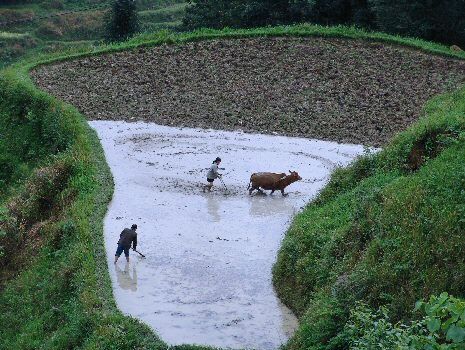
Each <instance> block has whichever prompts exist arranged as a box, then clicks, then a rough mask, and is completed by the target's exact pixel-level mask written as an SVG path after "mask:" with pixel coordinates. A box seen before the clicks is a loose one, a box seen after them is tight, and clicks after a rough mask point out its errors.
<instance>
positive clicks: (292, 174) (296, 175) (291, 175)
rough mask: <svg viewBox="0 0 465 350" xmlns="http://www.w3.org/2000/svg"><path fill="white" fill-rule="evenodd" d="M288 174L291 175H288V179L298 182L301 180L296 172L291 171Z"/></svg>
mask: <svg viewBox="0 0 465 350" xmlns="http://www.w3.org/2000/svg"><path fill="white" fill-rule="evenodd" d="M289 172H290V173H291V174H290V175H288V176H289V177H291V178H292V179H293V180H294V181H299V180H302V178H301V177H300V175H299V173H298V172H297V171H291V170H289Z"/></svg>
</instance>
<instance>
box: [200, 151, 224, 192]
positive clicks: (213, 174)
mask: <svg viewBox="0 0 465 350" xmlns="http://www.w3.org/2000/svg"><path fill="white" fill-rule="evenodd" d="M220 163H221V158H220V157H216V159H215V160H214V161H213V163H212V165H211V166H210V169H209V170H208V173H207V184H206V185H205V186H204V187H203V192H205V190H208V192H210V191H211V190H212V187H213V181H215V179H217V178H221V174H220V173H218V169H221V170H224V168H219V165H220Z"/></svg>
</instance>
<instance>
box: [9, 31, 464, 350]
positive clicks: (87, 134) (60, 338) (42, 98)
mask: <svg viewBox="0 0 465 350" xmlns="http://www.w3.org/2000/svg"><path fill="white" fill-rule="evenodd" d="M285 35H289V36H311V35H319V36H328V37H331V36H332V37H345V38H357V39H362V38H364V39H367V40H377V41H384V42H391V43H397V44H404V45H409V46H412V47H416V48H418V49H423V50H426V51H431V52H435V53H439V54H443V55H455V56H456V57H462V58H463V54H457V53H453V52H451V51H449V49H447V48H446V47H444V46H441V45H437V44H432V43H427V42H423V41H420V40H413V39H402V38H396V37H391V36H388V35H385V34H376V33H373V34H367V33H364V32H363V31H359V30H355V29H353V28H346V27H335V28H323V27H318V26H295V27H276V28H266V29H255V30H250V31H245V30H238V31H233V30H224V31H212V30H205V31H199V32H196V33H189V34H182V35H173V34H169V33H167V32H164V33H159V34H156V35H145V36H140V37H137V38H135V39H133V40H131V41H129V42H126V43H123V44H119V45H110V46H105V47H101V48H98V49H96V50H93V51H92V50H91V51H89V50H82V52H79V53H75V54H66V55H62V56H58V55H56V56H46V57H44V58H43V60H44V62H46V61H48V62H53V61H55V60H58V59H62V60H65V59H71V58H74V57H79V56H84V55H91V54H94V55H96V54H99V53H102V52H110V51H119V50H127V49H132V48H135V47H140V46H144V45H159V44H163V43H179V42H185V41H195V40H204V39H209V38H232V37H252V36H285ZM36 64H37V61H36V63H34V64H30V65H21V66H19V65H18V66H17V67H15V68H11V69H10V70H8V71H2V72H1V75H0V133H1V136H2V139H1V140H2V143H1V144H0V149H1V153H0V154H1V160H0V161H1V162H2V163H1V168H2V169H4V168H5V169H8V170H7V171H4V172H2V173H1V175H0V176H1V181H2V195H1V201H0V203H2V204H1V211H0V215H1V223H0V225H1V229H0V230H1V232H2V233H1V234H0V236H2V238H0V245H1V246H4V247H7V249H8V250H7V251H6V252H7V254H6V255H5V256H3V257H2V258H1V260H0V264H1V271H2V273H1V278H2V279H1V287H0V288H1V293H0V310H2V312H1V313H0V324H1V325H2V326H1V327H2V329H1V332H0V348H5V349H37V348H46V349H69V348H83V349H157V348H163V349H164V348H166V345H164V344H163V343H162V342H160V341H159V340H158V339H157V338H156V336H155V335H154V334H153V333H151V332H150V331H149V330H148V329H147V327H145V326H143V325H141V324H139V323H138V322H136V321H134V320H132V319H130V318H127V317H124V316H123V315H122V314H121V313H120V312H118V311H117V309H116V306H115V304H114V301H113V298H112V294H111V287H110V281H109V276H108V271H107V265H106V259H105V252H104V248H103V236H102V231H103V228H102V221H103V216H104V213H105V210H106V205H107V203H108V201H109V199H110V197H111V193H112V190H111V188H112V181H111V175H110V173H109V170H108V168H107V165H106V164H105V160H104V157H103V153H102V150H101V147H100V145H99V143H98V140H97V137H96V135H95V134H94V133H93V132H92V131H91V130H90V129H89V127H88V126H87V125H86V124H85V121H84V117H83V116H81V115H79V114H78V112H77V111H76V110H75V109H74V108H73V107H71V106H69V105H64V104H63V103H61V102H58V101H57V100H56V99H54V98H52V97H50V96H48V95H47V94H45V93H43V92H40V91H38V90H37V89H36V88H35V87H34V86H33V84H32V83H31V81H30V78H29V77H28V71H29V70H30V69H32V68H33V67H34V66H35V65H36ZM464 144H465V89H461V90H460V91H456V92H453V93H449V94H447V95H444V96H440V97H437V98H434V99H433V100H432V101H430V102H429V103H428V105H427V106H426V107H425V112H424V117H423V118H422V119H421V120H420V121H419V122H417V123H416V124H415V125H414V126H413V127H411V128H409V129H408V130H406V131H405V132H403V133H401V134H399V135H398V136H396V137H395V138H394V140H392V141H391V142H390V143H389V145H388V146H386V148H385V149H384V150H383V151H382V152H380V153H379V154H376V155H367V156H365V157H363V158H361V159H359V160H358V161H357V162H356V163H355V164H354V165H353V166H351V167H350V168H348V169H342V170H338V171H337V172H336V173H335V174H334V175H333V177H332V179H331V182H330V184H329V185H328V187H327V188H326V189H325V190H324V191H322V193H321V194H320V195H319V197H318V198H317V199H316V201H315V202H313V203H311V204H310V205H309V206H308V207H307V208H306V209H305V210H304V212H302V213H301V214H299V215H298V216H297V217H296V219H295V221H294V223H293V225H292V227H291V229H290V230H289V232H288V235H287V237H286V239H285V241H284V244H283V248H282V250H281V252H280V254H279V258H278V261H277V264H276V266H275V269H274V282H275V285H276V287H277V289H278V292H279V294H280V296H281V297H282V299H283V300H284V301H285V302H286V303H287V304H288V305H290V306H291V307H292V308H293V309H294V310H295V312H296V313H297V314H298V315H299V316H300V317H301V326H300V329H299V330H298V332H297V334H296V336H295V337H294V339H292V341H291V342H290V344H289V346H288V347H289V348H291V349H303V348H306V349H347V348H349V346H352V347H353V348H354V349H355V348H357V347H356V346H358V349H373V348H374V347H371V345H370V344H372V343H370V342H372V341H373V339H383V341H385V344H388V345H391V344H392V342H391V343H389V342H390V341H391V340H392V339H391V338H389V336H390V334H392V333H393V332H401V330H398V329H397V328H396V326H395V325H393V324H392V323H393V322H396V321H397V320H399V319H402V320H404V322H405V323H406V324H407V325H408V327H410V324H409V323H408V320H409V319H419V321H418V322H419V323H422V322H426V327H427V329H428V332H433V334H437V335H438V339H437V341H438V342H441V343H444V342H452V341H460V339H461V335H462V334H463V323H460V322H461V321H460V318H461V320H462V321H463V318H464V315H463V303H462V302H460V301H456V300H455V299H449V298H446V299H444V300H442V301H441V300H439V301H436V300H433V301H432V302H431V303H430V304H428V305H429V306H428V305H419V307H420V309H421V310H424V311H422V312H424V314H423V313H422V312H420V313H417V312H416V311H414V305H415V301H416V300H418V299H421V298H428V297H429V295H430V294H431V293H436V294H439V292H442V291H447V292H450V293H452V294H454V295H455V296H457V297H464V291H465V288H464V287H465V272H464V271H465V268H464V267H465V266H464V264H465V262H464V261H463V256H464V250H465V245H464V241H463V232H465V221H464V219H463V218H464V217H465V190H464V189H465V167H464V166H463V164H464V159H465V147H464ZM441 298H443V297H440V299H441ZM358 301H363V302H365V304H368V305H369V306H370V307H372V308H374V309H377V307H378V306H381V305H384V306H385V309H384V310H386V311H385V314H386V316H385V315H384V314H383V313H382V312H381V314H378V313H377V312H376V311H371V310H370V309H368V308H367V307H366V306H360V305H359V304H358ZM438 305H439V306H438ZM434 308H436V309H434ZM438 310H439V311H438ZM436 311H438V313H436ZM425 315H426V318H424V317H425ZM457 315H458V317H457ZM449 319H452V321H451V322H448V320H449ZM379 320H382V323H380V322H377V323H376V325H377V327H378V326H379V327H378V328H376V327H373V325H375V323H374V321H379ZM361 321H363V322H365V323H364V324H361V325H360V326H359V327H357V332H355V333H354V327H353V326H354V325H358V324H359V323H360V322H361ZM383 325H384V326H383ZM438 326H439V327H440V328H439V329H438ZM373 329H374V330H373ZM450 329H453V331H450ZM374 331H376V332H377V333H376V334H375V335H374V336H375V338H373V332H374ZM419 332H425V331H424V330H419ZM422 334H423V333H422ZM416 335H417V329H416V328H415V327H414V326H412V329H410V330H409V331H408V334H407V335H405V337H414V336H416ZM357 342H359V343H357ZM364 344H365V345H364ZM366 344H368V345H366ZM363 346H365V347H363ZM458 346H459V347H457V348H456V349H463V347H460V346H462V345H458ZM181 348H186V349H187V348H191V347H181ZM385 348H386V347H385ZM387 348H389V347H387ZM380 349H381V348H380ZM433 349H434V348H433ZM449 349H453V347H452V346H450V347H449Z"/></svg>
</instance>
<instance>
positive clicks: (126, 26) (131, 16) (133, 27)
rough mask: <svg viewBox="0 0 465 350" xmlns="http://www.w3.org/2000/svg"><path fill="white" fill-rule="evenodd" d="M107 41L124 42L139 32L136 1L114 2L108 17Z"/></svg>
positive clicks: (122, 0) (120, 0)
mask: <svg viewBox="0 0 465 350" xmlns="http://www.w3.org/2000/svg"><path fill="white" fill-rule="evenodd" d="M106 25H107V35H106V37H107V40H108V41H122V40H126V39H128V38H130V37H131V36H133V35H134V34H135V33H137V32H138V31H139V19H138V16H137V8H136V2H135V1H134V0H114V1H113V5H112V8H111V10H110V12H109V14H108V17H107V23H106Z"/></svg>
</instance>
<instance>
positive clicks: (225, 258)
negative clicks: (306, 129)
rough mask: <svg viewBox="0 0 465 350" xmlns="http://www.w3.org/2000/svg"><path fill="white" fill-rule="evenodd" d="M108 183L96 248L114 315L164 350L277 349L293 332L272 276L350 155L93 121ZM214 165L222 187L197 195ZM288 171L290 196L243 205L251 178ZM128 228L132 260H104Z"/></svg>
mask: <svg viewBox="0 0 465 350" xmlns="http://www.w3.org/2000/svg"><path fill="white" fill-rule="evenodd" d="M90 124H91V126H92V127H93V128H94V129H95V130H96V131H97V133H98V135H99V137H100V139H101V142H102V145H103V148H104V151H105V156H106V159H107V162H108V164H109V166H110V168H111V171H112V173H113V176H114V180H115V193H114V197H113V200H112V202H111V204H110V206H109V209H108V213H107V216H106V219H105V244H106V251H107V259H108V265H109V269H110V275H111V278H112V284H113V291H114V295H115V298H116V301H117V304H118V306H119V308H120V309H121V310H122V311H123V312H124V313H126V314H128V315H131V316H133V317H136V318H138V319H140V320H142V321H143V322H145V323H146V324H148V325H149V326H151V327H152V328H153V329H154V330H155V331H156V332H157V333H158V334H159V335H160V336H161V337H162V339H163V340H164V341H166V342H167V343H169V344H172V345H175V344H201V345H210V346H215V347H223V348H224V347H229V348H234V349H239V348H254V349H260V350H273V349H277V348H278V347H279V346H280V345H281V344H283V343H285V342H286V341H287V340H288V338H289V337H290V336H291V335H292V334H293V332H294V330H295V329H296V327H297V320H296V318H295V317H294V316H293V314H292V313H291V312H290V311H289V310H288V309H287V308H286V307H285V306H284V305H282V303H281V302H280V301H279V299H278V298H277V296H276V294H275V292H274V290H273V287H272V283H271V268H272V265H273V263H274V262H275V260H276V254H277V251H278V249H279V246H280V243H281V240H282V238H283V235H284V233H285V231H286V228H287V227H288V226H289V224H290V221H291V219H292V217H293V216H294V215H295V213H296V212H297V211H299V210H300V209H301V208H302V207H303V206H304V205H305V204H306V203H307V202H308V201H309V200H310V199H311V198H312V197H314V196H315V194H316V193H317V191H318V190H320V189H321V188H322V187H323V186H324V184H325V183H326V181H327V180H328V176H329V174H330V172H331V171H332V170H333V169H334V168H335V167H336V166H343V165H346V164H348V163H349V162H350V161H351V160H352V159H353V158H354V157H356V156H357V155H359V154H361V153H362V152H363V147H362V146H359V145H343V144H336V143H332V142H325V141H316V140H308V139H299V138H289V137H281V136H272V135H258V134H257V135H254V134H245V133H240V132H224V131H215V130H200V129H187V128H184V129H179V128H174V127H166V126H159V125H156V124H150V123H126V122H115V121H94V122H90ZM217 156H220V157H221V158H222V159H223V162H222V163H221V167H224V168H225V170H224V171H222V172H223V173H224V177H223V179H224V183H225V185H226V188H225V187H223V185H222V184H221V183H220V182H218V181H215V186H214V190H213V192H211V193H203V192H202V190H201V186H202V184H204V183H205V178H206V172H207V170H206V169H207V168H208V167H209V166H210V164H211V163H212V161H213V160H214V159H215V157H217ZM289 170H295V171H298V172H299V174H300V175H301V177H302V178H303V180H302V181H300V182H297V183H294V184H292V185H290V186H289V187H288V188H287V192H288V193H289V195H288V196H287V197H282V196H281V194H280V193H277V192H276V193H275V194H274V195H272V196H270V195H260V194H257V195H254V196H249V195H248V193H247V190H246V188H247V184H248V182H249V178H250V175H251V174H252V173H253V172H259V171H272V172H288V171H289ZM132 223H136V224H137V225H138V226H139V229H138V240H139V244H138V250H140V251H141V252H143V253H144V254H145V255H146V258H145V259H142V258H140V257H139V256H138V255H137V254H136V253H135V252H132V251H131V260H130V263H129V264H127V263H126V261H125V259H124V257H121V258H120V260H119V261H118V263H117V264H116V265H114V264H113V257H114V253H115V250H116V243H117V241H118V237H119V234H120V232H121V230H122V229H123V228H125V227H129V226H131V224H132Z"/></svg>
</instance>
